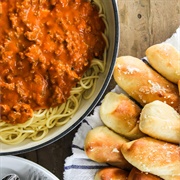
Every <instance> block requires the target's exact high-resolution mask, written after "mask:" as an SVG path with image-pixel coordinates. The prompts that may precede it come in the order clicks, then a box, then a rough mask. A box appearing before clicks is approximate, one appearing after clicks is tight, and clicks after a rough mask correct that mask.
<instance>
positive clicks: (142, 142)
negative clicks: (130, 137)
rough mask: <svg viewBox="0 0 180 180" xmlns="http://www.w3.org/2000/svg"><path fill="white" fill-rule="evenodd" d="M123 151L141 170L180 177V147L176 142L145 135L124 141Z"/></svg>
mask: <svg viewBox="0 0 180 180" xmlns="http://www.w3.org/2000/svg"><path fill="white" fill-rule="evenodd" d="M121 152H122V154H123V155H124V157H125V159H126V160H127V161H128V162H129V163H131V164H132V165H133V166H134V167H136V168H138V169H139V170H141V171H143V172H146V173H151V174H154V175H157V176H159V177H162V178H164V177H168V176H172V177H173V176H176V177H180V168H179V167H180V147H179V146H178V145H175V144H171V143H167V142H164V141H160V140H156V139H153V138H151V137H143V138H140V139H137V140H134V141H131V142H127V143H124V144H123V146H122V148H121Z"/></svg>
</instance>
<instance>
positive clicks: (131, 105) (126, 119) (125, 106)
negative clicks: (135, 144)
mask: <svg viewBox="0 0 180 180" xmlns="http://www.w3.org/2000/svg"><path fill="white" fill-rule="evenodd" d="M140 112H141V108H140V107H139V106H138V105H137V104H136V103H135V102H134V101H132V100H131V99H129V97H127V96H126V95H124V94H117V93H114V92H109V93H107V94H106V96H105V97H104V99H103V101H102V104H101V106H100V117H101V120H102V121H103V123H104V124H105V125H106V126H107V127H109V128H110V129H112V130H113V131H115V132H116V133H118V134H120V135H123V136H125V137H126V138H128V139H130V140H134V139H137V138H140V137H143V136H145V135H144V134H143V133H142V132H141V131H140V130H139V116H140Z"/></svg>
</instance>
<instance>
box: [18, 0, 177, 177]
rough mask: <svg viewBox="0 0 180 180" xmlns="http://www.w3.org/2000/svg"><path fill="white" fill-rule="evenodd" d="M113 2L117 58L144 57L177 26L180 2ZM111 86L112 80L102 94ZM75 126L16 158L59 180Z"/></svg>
mask: <svg viewBox="0 0 180 180" xmlns="http://www.w3.org/2000/svg"><path fill="white" fill-rule="evenodd" d="M117 1H118V7H119V16H120V27H121V30H120V31H121V32H120V33H121V37H120V47H119V53H118V56H122V55H132V56H135V57H138V58H141V57H144V55H145V53H144V52H145V50H146V49H147V48H148V47H149V46H151V45H153V44H156V43H160V42H163V41H165V40H166V39H167V38H169V37H171V35H172V34H173V33H174V32H175V31H176V29H177V28H178V27H179V25H180V0H117ZM114 86H115V82H114V80H113V79H112V80H111V82H110V84H109V86H108V88H107V91H106V92H108V91H110V90H111V89H113V88H114ZM78 127H79V126H78ZM78 127H77V128H75V129H74V130H73V131H72V132H70V133H69V134H68V135H66V136H65V137H63V138H62V139H60V140H58V141H56V142H55V143H53V144H51V145H48V146H47V147H44V148H41V149H39V150H36V151H32V152H28V153H25V154H21V155H17V156H20V157H24V158H26V159H29V160H31V161H33V162H36V163H38V164H40V165H41V166H43V167H45V168H46V169H48V170H49V171H50V172H52V173H53V174H55V175H56V176H57V177H58V178H59V179H61V180H63V171H64V162H65V159H66V158H67V157H68V156H70V155H71V144H72V140H73V137H74V135H75V133H76V131H77V129H78Z"/></svg>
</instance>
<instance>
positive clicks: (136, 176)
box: [127, 167, 162, 180]
mask: <svg viewBox="0 0 180 180" xmlns="http://www.w3.org/2000/svg"><path fill="white" fill-rule="evenodd" d="M127 180H162V179H161V178H160V177H158V176H155V175H153V174H150V173H144V172H142V171H140V170H139V169H137V168H135V167H133V168H132V170H131V171H130V173H129V176H128V178H127Z"/></svg>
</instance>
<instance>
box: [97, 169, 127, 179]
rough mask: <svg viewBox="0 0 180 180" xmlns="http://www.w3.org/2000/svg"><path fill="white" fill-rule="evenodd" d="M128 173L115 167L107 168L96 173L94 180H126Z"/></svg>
mask: <svg viewBox="0 0 180 180" xmlns="http://www.w3.org/2000/svg"><path fill="white" fill-rule="evenodd" d="M128 174H129V172H128V171H125V170H122V169H120V168H117V167H107V168H103V169H100V170H99V171H97V172H96V174H95V177H94V180H127V177H128Z"/></svg>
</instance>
